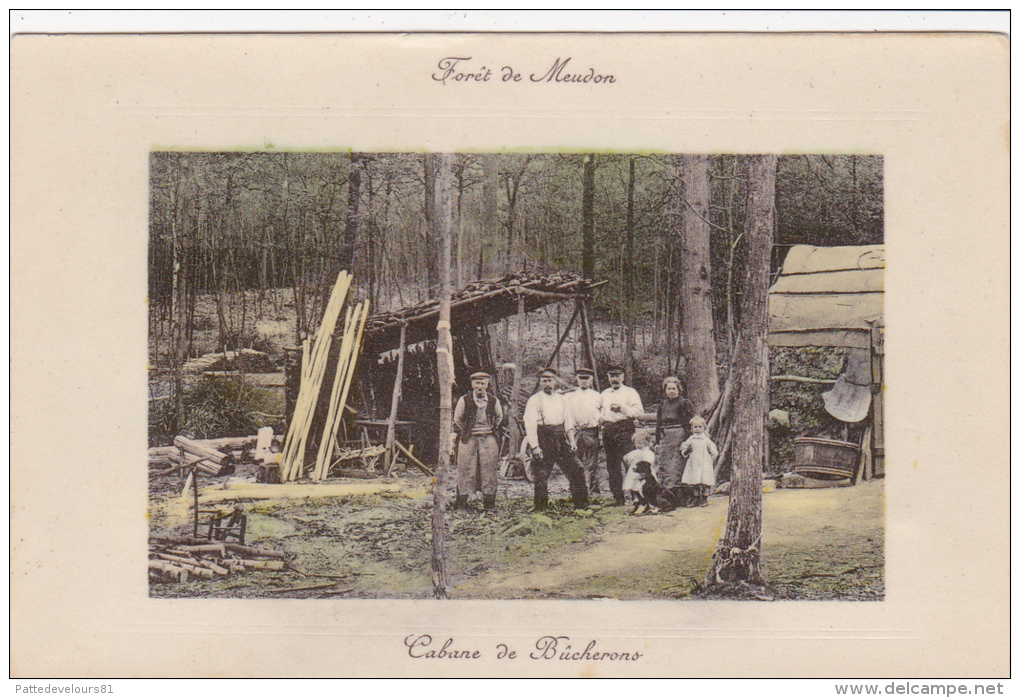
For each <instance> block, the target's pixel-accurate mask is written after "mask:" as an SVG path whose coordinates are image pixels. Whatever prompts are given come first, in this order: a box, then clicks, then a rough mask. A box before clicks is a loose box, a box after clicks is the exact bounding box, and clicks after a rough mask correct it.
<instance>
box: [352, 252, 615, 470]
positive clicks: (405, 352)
mask: <svg viewBox="0 0 1020 698" xmlns="http://www.w3.org/2000/svg"><path fill="white" fill-rule="evenodd" d="M601 283H605V282H601ZM601 283H592V282H590V281H587V280H585V279H583V278H582V277H580V276H578V275H575V274H570V273H566V272H557V273H554V274H535V273H526V272H518V273H513V274H508V275H506V276H503V277H501V278H499V279H489V280H482V281H475V282H473V283H470V284H467V285H466V286H465V287H463V288H461V289H460V290H458V291H456V292H455V293H454V294H453V297H452V299H451V303H450V324H451V333H452V335H453V338H454V380H455V383H456V384H457V385H458V387H459V388H460V389H461V390H466V389H467V386H468V385H470V375H471V373H473V372H475V371H486V372H488V373H490V374H491V375H492V376H493V379H494V383H495V385H494V387H495V388H496V392H497V394H502V395H504V396H505V395H507V393H508V392H509V398H510V431H511V439H512V442H511V448H512V449H513V451H512V452H514V451H516V448H517V447H518V446H519V444H520V439H521V435H522V432H523V428H522V422H521V414H522V413H521V409H520V402H521V389H522V387H521V370H520V367H521V366H522V364H523V359H524V338H523V318H524V316H525V315H526V314H527V313H530V312H533V311H535V310H539V309H541V308H543V307H545V306H547V305H551V304H553V303H562V302H564V301H572V302H573V303H574V311H573V314H572V315H571V317H570V320H569V321H568V322H567V324H566V327H565V328H564V329H563V331H562V332H561V333H560V337H559V340H558V341H557V343H556V347H555V349H553V352H552V354H551V355H550V357H549V358H548V360H547V362H546V363H547V365H548V364H551V363H552V362H554V361H555V360H556V357H557V355H558V354H559V352H560V349H561V348H562V347H563V344H564V342H565V341H566V339H567V337H568V336H569V335H570V331H571V329H573V327H574V323H575V322H577V321H578V319H580V322H581V325H580V326H581V335H582V346H583V350H584V362H585V363H586V364H587V367H589V368H592V369H594V368H595V352H594V347H593V344H592V333H591V325H590V322H589V318H588V304H587V299H588V296H589V294H590V292H591V290H592V289H593V288H595V287H596V286H599V285H601ZM438 317H439V301H438V300H436V299H430V300H428V301H425V302H422V303H418V304H416V305H412V306H407V307H404V308H400V309H398V310H394V311H390V312H385V313H377V314H376V315H374V316H372V317H370V318H369V320H368V324H367V327H366V329H365V339H364V344H363V348H362V352H363V353H364V355H365V361H364V362H363V363H362V366H361V368H362V400H363V402H364V403H366V404H365V406H366V407H367V408H368V409H369V411H370V412H372V413H373V415H374V414H375V413H378V412H379V411H380V409H379V408H380V406H381V405H382V403H383V397H382V396H383V395H385V396H386V397H388V398H389V400H388V402H387V406H388V419H387V422H388V425H387V436H386V442H387V460H386V472H387V473H388V472H389V469H390V468H391V467H392V458H391V456H392V454H393V450H392V447H391V444H393V443H394V441H393V439H394V430H395V425H396V423H397V415H398V411H399V410H400V407H401V405H402V402H403V401H404V400H408V399H409V400H411V401H412V402H414V403H415V404H417V405H420V406H422V407H424V408H425V410H426V411H425V412H424V413H423V412H422V411H421V410H416V411H415V416H416V417H419V418H421V417H422V415H423V414H425V415H428V416H429V417H428V418H431V416H432V415H435V414H436V408H435V400H434V395H433V394H432V392H433V386H434V385H435V381H436V380H437V379H436V377H435V371H436V365H435V353H434V350H432V349H431V345H430V344H429V345H426V344H425V343H431V342H434V341H435V340H436V339H437V334H438V332H437V328H436V323H437V321H438ZM510 317H517V318H518V335H517V352H516V356H515V364H514V365H515V368H516V370H515V371H514V380H513V386H512V387H510V389H509V391H507V390H506V389H505V388H506V387H507V386H499V384H498V378H497V371H496V366H495V362H494V360H493V356H492V350H491V339H490V337H489V331H488V327H489V326H490V325H492V324H494V323H497V322H500V321H502V320H505V319H508V318H510ZM422 347H424V348H422ZM416 348H417V351H415V349H416ZM391 352H395V355H396V358H395V363H396V366H395V371H394V372H393V374H392V378H391V377H390V373H389V371H388V370H387V371H385V374H386V375H385V376H383V375H380V373H382V368H383V364H384V363H386V362H384V360H383V357H384V356H385V355H387V354H390V353H391ZM389 358H390V359H391V361H390V362H388V363H392V359H393V357H392V355H391V356H390V357H389ZM412 363H414V364H416V365H415V366H414V367H413V370H414V372H415V373H416V375H415V380H413V381H408V379H407V372H408V369H409V368H411V366H410V364H412ZM597 381H598V378H597V376H596V384H597ZM387 385H389V386H392V388H391V389H390V390H386V389H385V388H386V386H387ZM500 388H503V390H501V389H500ZM415 393H416V394H415ZM377 396H379V397H377ZM425 398H427V399H425ZM428 407H431V409H428ZM416 421H418V422H419V423H423V422H424V421H425V420H421V419H419V420H416ZM426 431H428V430H426ZM424 436H425V435H424V434H419V437H420V438H421V437H424ZM426 438H427V437H426Z"/></svg>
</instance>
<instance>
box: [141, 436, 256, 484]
mask: <svg viewBox="0 0 1020 698" xmlns="http://www.w3.org/2000/svg"><path fill="white" fill-rule="evenodd" d="M253 439H254V437H250V438H248V439H236V438H235V439H206V440H201V441H200V440H197V439H189V438H188V437H186V436H178V437H176V438H175V439H174V445H173V446H156V447H154V448H150V449H149V470H150V473H151V472H155V474H157V475H165V474H167V473H172V472H180V471H181V470H186V469H188V468H190V467H191V466H194V467H195V468H197V469H198V471H199V473H200V474H202V475H207V476H211V477H216V476H219V475H230V474H231V473H233V472H234V466H235V464H236V462H237V458H236V457H235V456H234V452H235V451H236V450H237V449H236V448H235V447H236V446H237V445H238V444H240V445H241V446H240V447H241V448H242V449H243V448H244V446H245V445H246V443H247V441H249V440H253Z"/></svg>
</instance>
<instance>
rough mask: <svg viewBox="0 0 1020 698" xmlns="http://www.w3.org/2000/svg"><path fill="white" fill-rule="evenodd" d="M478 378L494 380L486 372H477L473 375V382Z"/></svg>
mask: <svg viewBox="0 0 1020 698" xmlns="http://www.w3.org/2000/svg"><path fill="white" fill-rule="evenodd" d="M476 378H492V376H490V375H489V374H488V373H486V372H485V371H477V372H475V373H472V374H471V380H474V379H476Z"/></svg>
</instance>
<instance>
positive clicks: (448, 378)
mask: <svg viewBox="0 0 1020 698" xmlns="http://www.w3.org/2000/svg"><path fill="white" fill-rule="evenodd" d="M453 157H454V156H452V155H449V154H444V155H430V156H428V160H427V162H428V165H429V167H430V168H431V167H432V166H433V165H435V175H436V177H435V179H436V209H437V214H438V215H436V217H435V219H434V220H433V224H434V225H435V232H436V233H437V234H436V236H435V237H436V241H437V244H436V253H437V256H438V257H439V277H440V278H439V282H440V293H439V322H438V323H437V324H436V333H437V340H436V369H437V374H438V380H439V458H438V463H437V464H436V478H435V482H436V484H435V488H434V489H433V491H432V495H433V499H432V593H433V596H435V598H437V599H446V598H449V590H448V588H447V587H448V583H449V582H448V579H447V573H446V486H447V478H448V473H449V471H450V441H451V436H452V434H453V380H454V370H453V336H452V334H451V331H450V330H451V328H450V296H451V295H452V290H451V288H450V246H451V241H452V240H451V239H452V237H453V214H454V212H453Z"/></svg>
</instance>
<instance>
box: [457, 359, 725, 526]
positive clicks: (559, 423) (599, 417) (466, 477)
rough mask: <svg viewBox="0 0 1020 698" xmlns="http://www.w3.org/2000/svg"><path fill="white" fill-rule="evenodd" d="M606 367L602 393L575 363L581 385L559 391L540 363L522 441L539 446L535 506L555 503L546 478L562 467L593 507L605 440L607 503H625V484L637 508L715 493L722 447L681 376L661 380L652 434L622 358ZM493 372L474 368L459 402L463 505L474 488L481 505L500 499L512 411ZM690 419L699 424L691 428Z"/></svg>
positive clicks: (703, 501)
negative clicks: (640, 425)
mask: <svg viewBox="0 0 1020 698" xmlns="http://www.w3.org/2000/svg"><path fill="white" fill-rule="evenodd" d="M607 375H608V378H609V387H608V388H606V389H605V390H603V391H602V392H601V393H600V392H598V391H596V390H595V389H594V387H593V385H594V380H595V373H594V371H592V370H591V369H588V368H581V369H578V370H577V372H576V376H575V380H576V382H577V387H576V388H575V389H574V390H573V391H571V392H568V393H561V392H559V391H558V390H557V384H558V383H559V382H560V378H559V374H558V372H557V371H556V370H555V369H553V368H546V369H543V370H542V371H541V372H540V373H539V390H538V392H536V393H535V394H534V395H532V396H531V397H530V398H529V399H528V402H527V406H526V407H525V409H524V419H523V421H524V432H525V434H524V441H523V443H522V451H523V450H524V449H525V448H529V449H530V450H531V455H532V460H531V467H532V474H533V475H534V486H535V494H534V509H535V511H542V510H544V509H545V508H546V507H548V505H549V487H548V481H549V476H550V475H551V473H552V471H553V468H555V467H559V469H560V471H561V472H562V473H563V474H564V475H565V476H566V478H567V481H568V483H569V485H570V496H571V500H572V502H573V505H574V508H575V509H587V508H588V507H589V505H590V502H591V499H592V498H593V497H596V496H600V495H601V494H602V483H601V482H600V477H599V451H600V449H602V448H604V450H605V455H606V474H607V477H608V488H609V493H610V494H611V496H612V501H611V502H610V505H612V506H623V505H625V504H626V494H625V493H626V492H628V491H629V492H630V493H631V498H632V501H633V502H634V504H635V513H642V512H643V511H644V510H646V509H651V510H653V511H654V510H655V509H658V508H664V507H666V508H671V507H674V506H680V505H688V506H690V505H696V504H700V505H702V506H704V505H707V503H708V493H709V491H710V489H711V487H712V486H713V485H714V484H715V476H714V469H713V459H714V458H715V456H717V455H718V449H716V447H715V444H713V443H712V441H711V439H710V438H709V437H708V435H707V434H706V433H705V420H704V419H702V418H701V417H700V415H697V414H696V412H695V409H694V407H693V406H692V405H691V403H690V401H689V400H687V399H686V398H685V397H684V396H683V394H682V390H681V385H680V380H679V379H678V378H676V377H673V376H670V377H668V378H666V379H665V380H664V381H663V396H662V400H661V401H660V403H659V409H658V413H657V415H656V428H655V431H654V434H652V433H650V432H647V431H645V430H640V431H639V430H637V428H636V420H637V419H638V418H639V417H641V416H643V415H644V413H645V410H644V406H643V404H642V402H641V396H640V395H638V392H637V391H636V390H634V388H632V387H630V386H628V385H625V383H624V378H625V373H624V370H623V368H622V367H620V366H612V367H610V368H609V370H608V374H607ZM489 382H490V376H489V374H487V373H484V372H478V373H475V374H472V376H471V392H470V393H468V394H466V395H464V396H463V397H461V398H460V399H459V400H458V401H457V405H456V407H455V409H454V414H453V423H454V424H453V428H454V432H455V434H456V441H457V449H456V450H457V460H456V463H457V495H456V500H455V506H458V507H462V506H464V505H466V504H467V501H468V497H469V495H471V494H473V493H474V492H477V491H479V490H480V491H481V493H482V506H483V508H484V509H486V510H492V509H494V508H495V505H496V488H497V483H498V467H499V465H498V464H499V439H498V431H499V428H500V426H501V424H502V422H503V420H504V417H505V414H504V410H503V408H502V405H500V402H499V400H498V399H497V398H496V397H495V396H494V395H492V394H491V393H490V392H489ZM688 427H690V428H691V430H692V432H693V433H691V434H690V436H688V432H687V428H688ZM600 436H601V438H600ZM652 490H654V491H655V492H656V493H657V496H656V497H655V498H654V501H653V500H650V499H649V493H650V492H651V491H652Z"/></svg>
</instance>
